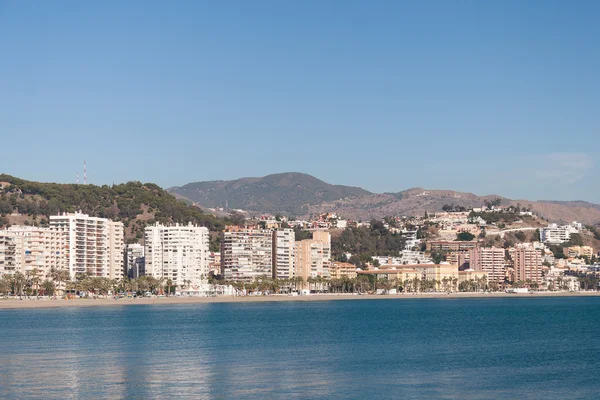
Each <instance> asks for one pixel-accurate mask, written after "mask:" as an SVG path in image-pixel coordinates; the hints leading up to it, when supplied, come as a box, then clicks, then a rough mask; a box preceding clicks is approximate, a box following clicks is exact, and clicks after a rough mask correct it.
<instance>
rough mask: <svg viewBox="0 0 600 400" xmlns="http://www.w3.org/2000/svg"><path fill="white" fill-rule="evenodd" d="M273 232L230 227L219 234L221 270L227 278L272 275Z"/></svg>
mask: <svg viewBox="0 0 600 400" xmlns="http://www.w3.org/2000/svg"><path fill="white" fill-rule="evenodd" d="M272 270H273V232H272V231H271V230H270V229H255V228H246V227H237V226H234V227H229V228H227V229H225V230H224V231H223V233H222V234H221V274H222V275H223V277H224V278H225V279H226V280H235V281H253V280H254V279H255V278H256V277H259V276H262V275H266V276H267V277H272V276H273V272H272Z"/></svg>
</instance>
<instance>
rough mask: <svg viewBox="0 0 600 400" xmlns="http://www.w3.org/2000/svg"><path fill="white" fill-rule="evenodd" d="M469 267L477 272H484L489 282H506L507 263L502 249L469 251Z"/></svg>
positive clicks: (489, 248)
mask: <svg viewBox="0 0 600 400" xmlns="http://www.w3.org/2000/svg"><path fill="white" fill-rule="evenodd" d="M469 265H470V268H471V269H473V270H475V271H482V272H484V273H485V274H486V275H487V278H488V282H497V283H502V282H504V277H505V275H506V261H505V259H504V249H502V248H499V247H479V248H476V249H471V250H469Z"/></svg>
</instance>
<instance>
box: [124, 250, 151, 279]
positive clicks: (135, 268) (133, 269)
mask: <svg viewBox="0 0 600 400" xmlns="http://www.w3.org/2000/svg"><path fill="white" fill-rule="evenodd" d="M144 255H145V249H144V246H143V245H141V244H139V243H131V244H128V245H127V255H126V257H125V262H126V266H125V269H126V273H127V277H129V278H131V279H135V278H139V277H140V276H144V275H145V274H146V272H145V258H144Z"/></svg>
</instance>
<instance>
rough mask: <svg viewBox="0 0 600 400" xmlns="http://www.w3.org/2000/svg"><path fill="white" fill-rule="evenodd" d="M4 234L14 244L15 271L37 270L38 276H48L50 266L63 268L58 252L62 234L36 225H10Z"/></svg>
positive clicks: (61, 258) (60, 255) (62, 259)
mask: <svg viewBox="0 0 600 400" xmlns="http://www.w3.org/2000/svg"><path fill="white" fill-rule="evenodd" d="M4 234H5V235H6V236H8V237H10V238H11V240H12V241H13V243H14V246H15V254H14V256H15V259H14V263H15V271H19V272H21V273H23V274H25V273H27V272H28V271H32V270H37V271H38V276H40V277H46V276H49V274H50V270H51V269H52V268H56V269H60V268H65V264H64V258H63V257H62V254H61V252H60V242H61V240H60V239H61V237H62V234H61V233H59V232H57V231H55V230H53V229H50V228H42V227H36V226H11V227H10V228H8V229H7V230H6V231H4Z"/></svg>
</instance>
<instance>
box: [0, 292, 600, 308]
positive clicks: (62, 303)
mask: <svg viewBox="0 0 600 400" xmlns="http://www.w3.org/2000/svg"><path fill="white" fill-rule="evenodd" d="M590 296H591V297H594V296H600V292H537V293H504V292H498V293H474V292H457V293H451V294H448V293H421V294H416V295H415V294H392V295H375V294H371V295H354V294H313V295H307V296H288V295H272V296H236V297H234V296H219V297H164V298H156V297H151V298H147V297H143V298H137V299H118V300H115V299H113V298H106V299H105V298H100V299H72V300H62V299H57V300H50V299H40V300H37V299H34V298H31V299H27V298H24V299H23V300H19V299H0V310H6V309H35V308H64V307H112V306H133V305H163V304H165V305H166V304H210V303H248V302H252V303H256V302H282V301H285V302H289V301H293V302H304V301H335V300H394V299H395V300H410V299H470V298H511V297H518V298H527V297H528V298H533V297H590Z"/></svg>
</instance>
